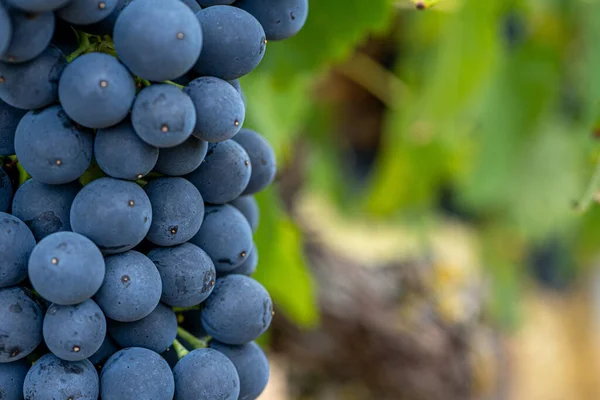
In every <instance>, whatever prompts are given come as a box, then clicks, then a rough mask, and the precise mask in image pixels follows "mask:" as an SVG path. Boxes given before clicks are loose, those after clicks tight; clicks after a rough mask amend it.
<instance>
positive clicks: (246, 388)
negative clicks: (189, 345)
mask: <svg viewBox="0 0 600 400" xmlns="http://www.w3.org/2000/svg"><path fill="white" fill-rule="evenodd" d="M210 348H212V349H215V350H217V351H219V352H221V353H223V354H225V355H226V356H227V358H229V360H231V362H232V363H233V365H234V366H235V369H236V370H237V372H238V375H239V377H240V397H239V400H255V399H256V398H258V396H260V394H261V393H262V392H263V390H265V387H266V386H267V383H268V382H269V360H268V359H267V356H266V355H265V352H264V351H262V349H261V348H260V347H259V346H258V345H257V344H256V343H255V342H250V343H246V344H244V345H241V346H230V345H227V344H224V343H220V342H218V341H216V340H211V341H210Z"/></svg>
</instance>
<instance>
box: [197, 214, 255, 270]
mask: <svg viewBox="0 0 600 400" xmlns="http://www.w3.org/2000/svg"><path fill="white" fill-rule="evenodd" d="M190 242H191V243H193V244H195V245H196V246H198V247H200V248H201V249H202V250H204V251H205V252H206V253H207V254H208V255H209V256H210V258H211V260H212V261H213V263H214V264H215V269H216V270H217V273H219V274H223V273H226V272H229V271H231V270H233V269H235V268H236V267H238V266H239V265H241V264H242V263H243V262H244V261H245V260H246V257H248V254H250V251H251V250H252V229H251V228H250V225H249V224H248V221H246V218H244V215H242V213H241V212H239V211H238V210H237V209H236V208H235V207H233V206H230V205H228V204H226V205H222V206H210V207H206V209H205V211H204V222H202V226H201V227H200V231H198V234H197V235H196V236H194V237H193V238H192V239H191V240H190Z"/></svg>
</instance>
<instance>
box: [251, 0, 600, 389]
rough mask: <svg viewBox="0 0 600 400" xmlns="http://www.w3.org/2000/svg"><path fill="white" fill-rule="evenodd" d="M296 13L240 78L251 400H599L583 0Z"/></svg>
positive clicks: (357, 1) (444, 0) (330, 2)
mask: <svg viewBox="0 0 600 400" xmlns="http://www.w3.org/2000/svg"><path fill="white" fill-rule="evenodd" d="M424 5H425V6H426V7H425V9H424V10H420V11H419V10H417V8H416V6H415V3H414V2H413V1H412V0H394V1H392V0H368V1H365V0H344V1H342V0H320V1H317V0H314V1H311V2H310V8H311V10H310V16H309V19H308V22H307V24H306V27H305V29H304V30H303V31H302V32H301V33H300V34H299V35H298V36H297V37H295V38H293V39H291V40H288V41H285V42H283V43H269V46H268V50H267V55H266V57H265V60H264V61H263V63H262V65H261V66H260V67H259V68H258V69H257V70H256V71H255V72H254V73H253V74H250V75H249V76H248V77H245V78H244V79H242V87H243V89H244V91H245V93H246V97H247V100H248V110H247V126H248V127H250V128H253V129H256V130H257V131H259V132H261V133H263V134H264V135H266V136H267V137H268V138H269V140H270V141H271V142H272V143H273V145H274V147H275V149H276V152H277V153H278V157H279V160H278V162H279V174H278V178H277V182H276V185H275V186H274V187H273V188H272V189H269V190H267V191H266V192H263V193H261V194H260V195H259V196H258V199H259V203H260V206H261V213H262V216H261V217H262V220H261V226H260V228H259V230H258V233H257V236H256V241H257V246H258V249H259V254H260V256H259V257H260V262H259V267H258V271H257V273H256V278H257V279H259V280H260V281H261V282H262V283H263V284H264V285H265V286H266V287H267V289H268V290H269V291H270V292H271V294H272V296H273V298H274V301H275V302H276V306H277V308H276V309H277V316H276V318H275V321H274V324H273V327H272V329H271V330H270V331H269V333H268V334H267V335H266V336H265V337H263V338H262V343H263V344H264V345H265V346H266V347H267V349H268V352H269V356H270V358H271V360H272V363H273V371H272V378H271V382H270V385H269V387H268V389H267V391H266V392H265V393H264V395H263V396H262V397H261V400H337V399H340V400H342V399H343V400H346V399H347V400H370V399H381V400H437V399H444V400H454V399H456V400H467V399H484V400H492V399H493V400H496V399H497V400H501V399H511V400H512V399H515V400H520V399H528V400H562V399H569V400H572V399H575V400H587V399H590V400H591V399H599V398H600V379H599V378H600V207H599V206H597V204H596V203H597V201H596V200H597V199H600V197H599V196H597V194H596V193H597V190H598V189H600V168H598V161H599V155H600V151H599V150H600V142H599V140H600V125H599V124H598V121H599V119H598V117H599V116H600V101H599V100H600V1H597V0H515V1H508V0H485V1H482V0H439V1H437V2H436V1H434V0H429V1H426V2H425V4H424Z"/></svg>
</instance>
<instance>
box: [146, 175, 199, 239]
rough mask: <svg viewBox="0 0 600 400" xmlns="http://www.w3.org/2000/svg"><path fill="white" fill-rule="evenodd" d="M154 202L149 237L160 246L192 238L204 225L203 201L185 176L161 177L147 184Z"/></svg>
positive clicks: (148, 191) (152, 202) (149, 196)
mask: <svg viewBox="0 0 600 400" xmlns="http://www.w3.org/2000/svg"><path fill="white" fill-rule="evenodd" d="M144 190H145V191H146V194H147V195H148V198H149V199H150V203H151V204H152V225H151V226H150V230H149V231H148V235H147V236H146V238H147V239H148V240H149V241H151V242H152V243H154V244H157V245H159V246H174V245H178V244H181V243H184V242H187V241H188V240H190V239H191V238H192V237H193V236H194V235H195V234H196V233H198V230H200V225H202V219H203V218H204V201H203V200H202V196H201V195H200V192H199V191H198V189H196V187H195V186H194V185H192V184H191V183H190V182H189V181H187V180H185V179H183V178H158V179H154V180H152V181H150V182H149V183H148V184H147V185H146V187H145V188H144Z"/></svg>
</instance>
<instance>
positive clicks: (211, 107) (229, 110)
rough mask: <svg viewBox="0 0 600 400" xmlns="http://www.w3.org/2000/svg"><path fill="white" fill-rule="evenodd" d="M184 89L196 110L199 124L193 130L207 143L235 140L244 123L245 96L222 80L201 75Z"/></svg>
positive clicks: (194, 133)
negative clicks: (243, 98)
mask: <svg viewBox="0 0 600 400" xmlns="http://www.w3.org/2000/svg"><path fill="white" fill-rule="evenodd" d="M183 91H184V92H185V93H187V94H188V95H189V96H190V98H191V99H192V102H193V103H194V108H195V109H196V126H195V127H194V132H193V133H192V134H193V135H194V136H196V137H197V138H198V139H202V140H206V141H207V142H222V141H225V140H227V139H231V138H232V137H233V136H235V134H236V133H238V132H239V130H240V129H241V127H242V125H243V124H244V118H245V116H246V109H245V107H244V102H243V101H242V97H241V96H240V94H239V93H238V92H237V90H235V88H234V87H233V86H231V85H230V84H229V83H227V82H226V81H224V80H222V79H218V78H213V77H209V76H207V77H201V78H197V79H194V80H193V81H191V82H190V83H189V84H188V85H187V86H186V87H185V88H184V89H183Z"/></svg>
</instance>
